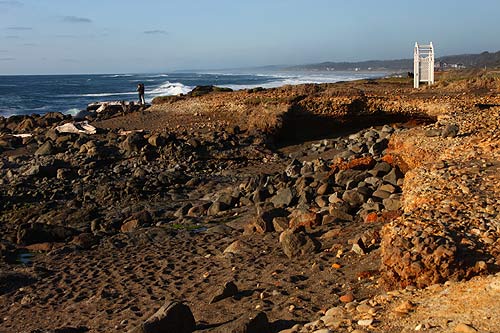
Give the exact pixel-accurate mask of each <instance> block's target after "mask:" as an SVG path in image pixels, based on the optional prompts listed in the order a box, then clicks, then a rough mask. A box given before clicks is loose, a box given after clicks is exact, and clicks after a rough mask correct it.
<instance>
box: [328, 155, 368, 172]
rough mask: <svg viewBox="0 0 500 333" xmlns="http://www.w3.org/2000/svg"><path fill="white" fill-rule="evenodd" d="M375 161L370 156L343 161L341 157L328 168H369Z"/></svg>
mask: <svg viewBox="0 0 500 333" xmlns="http://www.w3.org/2000/svg"><path fill="white" fill-rule="evenodd" d="M375 163H376V161H375V160H374V159H373V157H372V156H366V157H360V158H355V159H353V160H351V161H348V162H345V161H344V160H343V159H338V160H337V161H335V162H334V163H333V164H332V165H331V166H330V168H331V169H332V170H347V169H358V170H359V169H361V170H364V169H369V168H371V167H373V166H374V165H375Z"/></svg>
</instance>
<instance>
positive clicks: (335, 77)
mask: <svg viewBox="0 0 500 333" xmlns="http://www.w3.org/2000/svg"><path fill="white" fill-rule="evenodd" d="M252 75H254V76H267V77H272V78H273V79H276V80H272V81H270V82H266V83H256V84H231V85H222V86H223V87H227V88H231V89H233V90H241V89H251V88H257V87H262V88H277V87H281V86H285V85H299V84H311V83H335V82H339V81H353V80H359V79H363V78H370V77H378V76H381V74H380V73H369V74H366V73H363V74H361V73H360V74H352V73H335V74H329V73H327V74H299V75H290V74H268V75H265V74H252Z"/></svg>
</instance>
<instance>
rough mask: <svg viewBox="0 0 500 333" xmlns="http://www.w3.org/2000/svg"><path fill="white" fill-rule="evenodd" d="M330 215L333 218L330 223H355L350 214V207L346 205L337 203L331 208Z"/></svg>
mask: <svg viewBox="0 0 500 333" xmlns="http://www.w3.org/2000/svg"><path fill="white" fill-rule="evenodd" d="M328 212H329V214H330V216H331V218H330V219H328V221H331V222H338V221H353V220H354V218H353V216H352V215H351V214H349V205H348V204H344V203H336V204H333V205H332V206H330V209H329V211H328Z"/></svg>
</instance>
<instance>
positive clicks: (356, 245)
mask: <svg viewBox="0 0 500 333" xmlns="http://www.w3.org/2000/svg"><path fill="white" fill-rule="evenodd" d="M352 251H353V252H355V253H357V254H359V255H364V254H366V253H367V252H368V251H367V249H366V247H365V244H364V242H363V240H362V239H361V238H358V239H356V240H354V242H353V244H352Z"/></svg>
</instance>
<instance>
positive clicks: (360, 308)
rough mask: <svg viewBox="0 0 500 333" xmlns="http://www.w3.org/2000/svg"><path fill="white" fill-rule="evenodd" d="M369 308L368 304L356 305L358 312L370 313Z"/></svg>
mask: <svg viewBox="0 0 500 333" xmlns="http://www.w3.org/2000/svg"><path fill="white" fill-rule="evenodd" d="M371 309H372V307H371V306H369V305H368V304H360V305H358V306H357V307H356V311H358V312H359V313H370V310H371Z"/></svg>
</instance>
